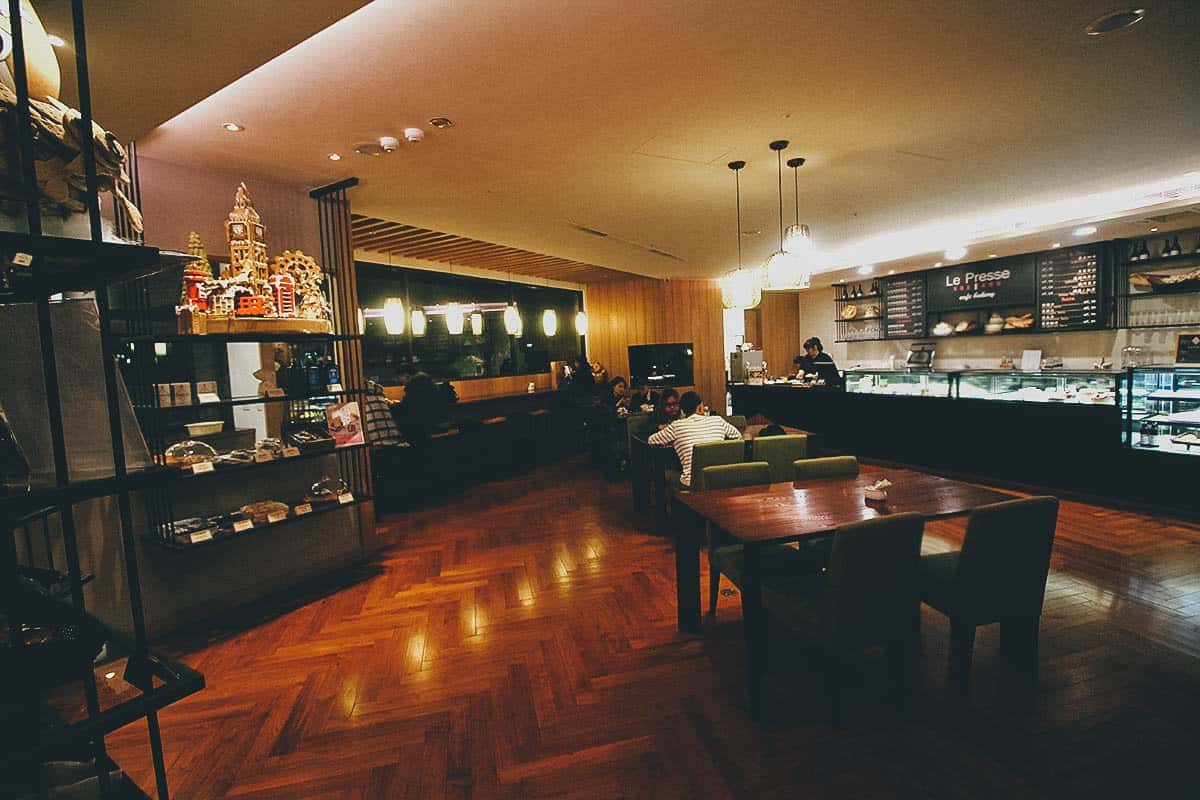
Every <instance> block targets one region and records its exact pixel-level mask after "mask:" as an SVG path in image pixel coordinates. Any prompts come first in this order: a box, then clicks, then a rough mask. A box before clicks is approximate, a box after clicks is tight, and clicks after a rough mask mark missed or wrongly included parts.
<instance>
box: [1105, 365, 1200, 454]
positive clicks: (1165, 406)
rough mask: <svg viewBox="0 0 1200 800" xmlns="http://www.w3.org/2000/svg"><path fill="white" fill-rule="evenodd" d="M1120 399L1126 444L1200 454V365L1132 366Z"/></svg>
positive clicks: (1127, 373)
mask: <svg viewBox="0 0 1200 800" xmlns="http://www.w3.org/2000/svg"><path fill="white" fill-rule="evenodd" d="M1118 402H1119V405H1120V408H1121V415H1122V418H1123V419H1124V422H1125V425H1124V433H1123V436H1124V440H1125V444H1126V446H1128V447H1132V448H1134V449H1137V450H1156V451H1158V452H1168V453H1182V454H1186V455H1200V366H1197V367H1169V366H1166V367H1131V368H1130V369H1128V370H1127V371H1126V372H1125V373H1124V374H1123V376H1122V379H1121V387H1120V391H1119V392H1118Z"/></svg>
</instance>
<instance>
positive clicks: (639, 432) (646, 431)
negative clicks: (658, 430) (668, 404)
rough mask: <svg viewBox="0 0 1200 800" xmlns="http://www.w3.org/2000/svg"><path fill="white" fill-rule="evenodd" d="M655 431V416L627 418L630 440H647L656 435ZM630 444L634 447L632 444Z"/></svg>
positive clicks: (627, 431) (646, 415) (626, 424)
mask: <svg viewBox="0 0 1200 800" xmlns="http://www.w3.org/2000/svg"><path fill="white" fill-rule="evenodd" d="M654 429H655V425H654V415H653V414H630V415H629V416H628V417H626V418H625V431H626V434H627V435H628V437H629V438H630V439H633V437H635V436H636V437H639V438H641V439H645V438H646V437H647V436H649V435H650V434H652V433H654ZM630 444H631V445H632V442H630Z"/></svg>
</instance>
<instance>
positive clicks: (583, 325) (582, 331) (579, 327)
mask: <svg viewBox="0 0 1200 800" xmlns="http://www.w3.org/2000/svg"><path fill="white" fill-rule="evenodd" d="M587 332H588V315H587V312H586V311H579V312H577V313H576V314H575V333H577V334H578V335H580V336H587Z"/></svg>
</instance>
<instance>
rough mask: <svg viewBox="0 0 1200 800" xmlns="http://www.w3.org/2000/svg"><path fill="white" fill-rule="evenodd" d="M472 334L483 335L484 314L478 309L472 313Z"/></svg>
mask: <svg viewBox="0 0 1200 800" xmlns="http://www.w3.org/2000/svg"><path fill="white" fill-rule="evenodd" d="M471 335H472V336H483V314H481V313H480V312H478V311H474V312H472V313H471Z"/></svg>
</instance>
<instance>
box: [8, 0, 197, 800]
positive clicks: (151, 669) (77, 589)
mask: <svg viewBox="0 0 1200 800" xmlns="http://www.w3.org/2000/svg"><path fill="white" fill-rule="evenodd" d="M70 5H71V12H72V13H71V19H72V40H73V41H72V45H73V50H74V52H75V54H76V58H75V63H76V75H75V86H76V91H77V92H78V99H79V119H78V125H79V128H80V129H81V130H84V131H89V132H90V131H92V130H93V121H92V109H91V88H90V81H89V75H88V62H87V41H86V36H85V32H84V9H83V0H72V2H71V4H70ZM11 7H12V8H13V9H16V8H17V4H16V3H15V2H13V3H12V4H11ZM13 16H14V17H15V16H19V15H16V14H14V15H13ZM12 27H13V36H12V42H11V44H12V54H11V55H12V59H11V62H10V63H11V64H12V65H13V69H12V73H13V74H12V85H13V87H14V90H15V91H14V93H15V95H16V98H17V102H16V107H15V114H13V115H12V116H11V117H10V119H11V121H12V124H11V125H10V126H9V127H7V128H6V133H7V137H8V142H9V148H8V150H7V153H6V157H7V159H8V163H9V164H10V166H11V167H13V171H14V172H15V173H16V174H18V175H19V185H16V186H13V187H11V191H10V197H13V196H15V197H19V198H24V201H23V203H22V204H23V206H24V208H23V212H24V217H25V224H26V230H25V231H23V232H3V233H0V297H2V298H3V299H4V300H5V301H6V302H8V303H27V304H30V305H32V306H34V312H35V317H36V324H35V327H34V330H32V331H31V332H30V336H29V339H30V340H31V341H36V342H37V345H38V347H39V350H40V356H41V373H42V381H43V383H44V389H45V402H46V419H47V423H48V424H47V427H48V430H49V438H50V444H51V447H50V450H51V453H52V456H53V478H52V479H47V480H44V481H42V482H40V483H37V484H36V485H30V486H29V487H28V488H29V491H27V492H17V493H16V496H7V497H4V498H3V499H0V536H2V537H3V539H4V544H3V546H2V547H0V610H2V611H3V615H4V617H5V620H6V623H7V627H8V630H9V632H10V639H9V643H8V644H7V646H6V648H5V649H6V650H7V651H8V652H6V653H5V656H6V660H9V661H10V662H11V661H13V660H16V659H20V658H25V659H29V658H32V657H33V654H34V651H35V648H37V647H39V645H38V644H37V643H31V642H28V641H26V639H25V636H24V633H23V632H22V631H23V625H25V624H26V623H28V624H33V623H35V622H40V623H42V624H43V625H44V624H45V623H44V621H43V620H42V619H41V618H40V617H38V616H36V615H35V616H30V615H31V614H34V612H33V611H32V610H31V607H30V606H29V605H28V604H27V602H26V600H27V597H26V595H27V592H28V586H27V585H26V583H25V582H24V581H23V578H22V576H23V575H26V574H27V571H28V570H29V569H34V568H37V563H36V558H37V557H36V556H35V554H34V553H33V552H30V551H25V552H22V550H21V548H20V547H19V544H18V536H17V531H18V530H21V529H22V528H23V526H25V525H27V524H28V522H29V519H30V511H31V509H35V508H36V504H38V503H45V504H47V506H46V507H45V508H44V509H42V510H40V511H39V510H34V517H35V518H38V517H40V518H41V519H42V520H43V522H44V524H46V526H47V527H46V529H45V530H46V532H47V537H48V538H47V540H48V541H49V527H50V526H49V523H48V522H46V521H47V520H49V519H50V518H53V519H54V526H53V527H54V537H53V538H54V539H55V545H54V547H55V548H59V547H61V552H62V553H63V556H64V559H65V562H66V563H65V572H63V573H61V579H62V581H63V582H64V583H65V584H66V586H67V587H68V589H67V591H66V593H65V596H63V597H58V596H57V595H56V596H53V597H50V596H49V595H48V596H47V597H46V598H44V599H45V602H47V603H53V604H55V605H56V606H58V607H59V609H58V610H59V611H61V612H62V613H65V614H67V615H69V617H73V618H74V620H75V621H76V622H77V623H78V625H80V626H82V627H87V628H91V629H98V630H99V631H100V633H99V635H100V636H101V637H102V638H103V639H104V640H105V642H106V643H107V645H106V647H114V648H118V647H119V648H120V649H122V650H123V651H124V652H125V653H127V656H128V662H127V669H126V679H127V680H128V682H129V684H130V685H131V687H133V688H134V689H135V690H136V691H134V692H132V695H131V696H130V697H129V698H127V699H125V700H123V701H122V702H120V703H117V704H115V705H113V706H110V707H108V708H104V709H102V708H101V707H100V703H99V695H98V691H97V685H96V675H95V672H94V662H93V660H92V659H93V657H94V656H92V655H90V654H89V655H88V657H87V658H86V659H83V660H81V661H80V663H79V664H78V665H74V664H72V665H67V667H68V669H67V671H68V672H69V673H70V674H71V675H72V678H71V679H70V682H71V683H73V684H78V685H79V687H80V688H81V690H82V692H81V693H82V695H83V699H82V706H83V708H84V711H83V713H82V718H81V719H78V720H77V721H75V722H73V723H71V724H63V725H56V726H52V727H50V728H48V729H47V728H46V727H45V726H44V725H43V721H42V720H43V717H44V715H45V713H47V712H48V710H49V709H50V704H49V699H50V698H49V696H48V694H47V692H46V691H45V690H44V687H40V686H35V685H15V686H14V685H7V686H6V688H7V689H8V692H7V693H6V702H5V703H4V704H3V705H2V708H3V710H4V714H5V719H4V725H5V730H6V733H8V734H9V735H8V736H7V737H6V740H7V741H8V742H11V744H10V745H8V746H6V747H5V749H4V752H3V753H2V754H0V760H2V761H3V763H4V765H5V768H6V769H7V770H9V771H10V772H16V773H18V774H19V775H20V776H21V778H22V779H28V780H29V781H30V782H31V784H32V785H35V786H39V785H41V784H43V783H44V780H42V779H41V778H40V777H38V776H40V775H43V774H44V773H43V763H44V762H45V761H47V760H50V759H52V758H55V757H57V756H59V755H60V754H61V753H62V752H63V749H64V748H67V747H72V748H77V751H78V752H83V753H86V754H87V755H88V756H90V757H91V758H93V759H95V764H96V773H95V774H96V779H97V784H98V790H99V794H100V796H101V797H102V798H112V797H120V796H126V797H128V796H130V794H131V792H130V790H129V787H127V786H121V787H118V786H114V785H113V784H112V782H111V781H110V778H109V769H110V767H111V766H112V761H111V759H109V757H108V754H107V750H106V747H105V736H106V735H107V734H109V733H111V732H112V731H115V730H116V729H118V728H120V727H123V726H125V725H128V724H130V723H133V722H136V721H140V720H145V723H146V731H147V736H148V738H149V745H150V748H149V749H150V757H151V761H152V763H153V769H154V776H155V785H156V796H157V798H158V800H168V797H169V789H168V785H167V776H166V766H165V761H164V758H163V748H162V737H161V732H160V729H159V724H158V712H159V711H160V710H161V709H162V708H164V707H166V706H167V705H169V704H171V703H173V702H176V701H178V700H180V699H182V698H184V697H187V696H188V695H191V694H193V693H195V692H197V691H199V690H200V689H202V688H203V686H204V678H203V676H202V675H201V674H200V673H198V672H196V671H195V670H192V669H190V668H188V667H186V666H184V665H182V664H176V663H174V662H172V661H170V660H169V659H167V658H165V657H163V656H161V655H160V654H158V653H155V652H154V651H153V650H151V648H150V647H149V644H148V641H147V637H146V627H145V616H144V609H143V604H142V592H141V582H140V578H139V565H138V557H137V551H136V540H135V534H134V530H133V515H132V507H131V500H130V497H131V493H132V492H133V491H134V490H135V489H142V488H145V486H146V483H147V481H149V483H151V484H152V483H153V479H154V478H156V477H157V474H158V473H157V472H155V471H153V470H148V471H145V472H141V473H131V472H130V471H129V470H128V469H127V464H126V450H125V448H126V443H125V435H124V428H123V414H122V408H123V406H122V403H123V402H124V398H123V396H122V394H121V391H120V384H119V379H118V372H117V366H116V360H115V357H114V348H113V342H112V341H111V339H110V338H109V337H108V336H107V335H106V333H105V327H106V324H107V318H108V314H109V308H108V302H107V297H108V287H109V286H111V285H112V284H113V283H115V282H117V281H123V280H130V279H138V280H144V279H146V277H147V276H150V275H153V274H155V273H157V272H159V271H161V270H163V269H164V268H166V267H167V266H169V265H170V264H172V263H175V260H176V256H175V255H174V254H164V253H161V252H160V251H159V250H157V249H155V248H153V247H145V246H143V245H141V244H136V243H114V242H106V241H104V236H103V221H102V218H101V213H100V199H99V176H98V175H97V168H96V152H95V141H94V138H93V137H92V136H90V135H87V136H83V137H81V139H82V148H81V153H80V155H81V163H82V166H83V172H84V188H85V191H84V197H83V200H84V203H85V205H86V209H87V223H88V230H89V233H90V236H89V238H87V239H70V238H63V237H58V236H46V235H43V226H42V222H43V219H42V209H41V199H40V198H41V192H40V186H39V175H38V167H37V162H36V161H35V142H34V135H33V131H32V127H31V124H30V111H31V106H30V99H29V82H28V75H27V74H26V72H27V71H26V63H27V62H26V53H25V41H24V40H25V34H26V33H27V32H28V31H29V30H31V29H32V28H31V26H30V27H28V28H27V26H25V25H13V26H12ZM42 177H43V178H44V177H45V176H42ZM14 183H16V181H14ZM132 194H133V199H134V201H135V202H136V200H137V199H138V192H137V187H136V185H135V186H134V187H133V190H132ZM116 224H117V228H118V230H120V231H122V232H123V233H128V232H132V228H131V227H130V225H129V221H128V217H126V216H125V215H124V213H123V210H122V209H118V211H117V214H116ZM68 291H71V292H89V291H90V292H95V296H96V310H97V317H98V319H99V320H100V323H101V333H100V337H99V338H100V351H101V361H102V363H101V371H102V373H103V382H104V399H105V405H106V410H107V415H106V416H107V425H108V434H109V440H110V442H111V456H112V472H111V475H101V476H99V477H95V476H93V477H82V478H81V477H80V476H79V475H73V474H72V472H71V469H70V459H69V457H68V452H67V440H66V434H65V430H64V416H63V414H64V412H63V406H64V401H65V400H67V399H69V398H68V397H65V396H64V395H65V393H64V387H63V386H62V385H61V384H60V376H59V360H58V355H57V354H56V352H55V337H54V329H53V325H52V322H51V296H52V295H58V294H60V293H62V292H68ZM96 497H112V498H113V499H114V500H115V504H116V507H117V515H116V520H114V521H113V523H112V524H113V525H114V528H115V530H114V531H112V533H114V534H115V536H111V537H110V541H112V540H115V541H117V542H119V544H120V550H121V555H122V559H123V562H124V575H125V583H126V587H127V593H126V596H125V598H124V602H125V603H127V609H128V614H129V619H130V622H131V624H132V630H133V634H132V636H129V637H126V636H125V635H124V634H119V633H117V632H116V631H113V630H112V629H111V628H110V627H109V626H107V625H105V624H104V623H102V622H101V621H100V620H99V619H98V618H96V617H95V616H93V615H92V614H90V613H89V611H88V608H87V606H86V604H85V597H84V593H83V585H84V582H85V576H84V575H83V574H82V569H81V564H80V555H79V544H78V533H79V531H78V529H77V524H76V515H75V505H76V504H77V503H78V502H80V501H82V500H85V499H89V498H96ZM25 541H28V537H26V539H25ZM50 558H51V556H49V555H47V559H50ZM56 571H57V570H56ZM45 635H46V636H47V637H48V638H47V640H46V642H47V643H53V642H55V641H57V642H64V641H70V640H71V634H70V624H69V623H68V624H67V625H66V626H59V624H58V623H57V622H55V623H54V626H52V627H49V628H48V629H47V630H46V631H45ZM25 648H30V649H29V650H25ZM98 652H100V653H105V652H108V650H106V649H100V650H99V651H98ZM126 783H128V782H126ZM44 788H45V787H44V786H43V787H42V789H43V791H40V792H39V794H40V795H41V796H45V791H44ZM138 794H140V791H136V792H135V793H134V795H133V796H137V795H138Z"/></svg>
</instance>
